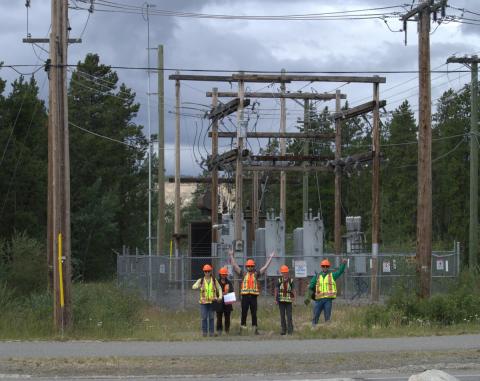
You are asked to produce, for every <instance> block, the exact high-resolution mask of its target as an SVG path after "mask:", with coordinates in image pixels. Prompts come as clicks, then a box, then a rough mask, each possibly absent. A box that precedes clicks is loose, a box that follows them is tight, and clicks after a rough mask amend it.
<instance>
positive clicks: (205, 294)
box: [200, 277, 220, 304]
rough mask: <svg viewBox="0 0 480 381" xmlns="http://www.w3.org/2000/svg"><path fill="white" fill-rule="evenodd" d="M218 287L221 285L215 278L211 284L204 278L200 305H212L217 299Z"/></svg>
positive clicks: (211, 280)
mask: <svg viewBox="0 0 480 381" xmlns="http://www.w3.org/2000/svg"><path fill="white" fill-rule="evenodd" d="M217 287H220V285H219V284H218V281H217V280H216V279H215V278H213V277H212V278H211V279H210V282H207V281H206V279H205V278H203V279H202V281H201V286H200V304H210V303H212V302H213V301H214V299H217V298H218V289H217Z"/></svg>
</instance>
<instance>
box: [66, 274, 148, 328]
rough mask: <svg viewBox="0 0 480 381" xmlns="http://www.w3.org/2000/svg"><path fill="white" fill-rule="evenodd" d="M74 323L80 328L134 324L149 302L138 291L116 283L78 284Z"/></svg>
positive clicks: (74, 301) (74, 306) (75, 289)
mask: <svg viewBox="0 0 480 381" xmlns="http://www.w3.org/2000/svg"><path fill="white" fill-rule="evenodd" d="M72 297H73V316H74V325H75V327H78V328H86V327H90V328H91V327H103V328H105V329H107V330H108V329H115V328H116V327H120V326H122V327H126V328H129V327H132V326H133V325H134V324H136V323H137V322H138V321H140V313H141V311H142V308H143V307H144V305H145V302H144V301H142V300H141V298H140V297H138V295H136V294H135V293H133V292H129V291H125V290H123V289H119V288H118V287H117V286H116V285H115V284H114V283H113V282H112V283H89V284H82V283H80V284H77V285H76V286H75V287H74V289H73V295H72Z"/></svg>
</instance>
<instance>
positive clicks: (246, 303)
mask: <svg viewBox="0 0 480 381" xmlns="http://www.w3.org/2000/svg"><path fill="white" fill-rule="evenodd" d="M249 308H250V312H251V314H252V326H254V327H256V326H257V295H242V318H241V320H240V325H243V326H246V325H247V315H248V309H249Z"/></svg>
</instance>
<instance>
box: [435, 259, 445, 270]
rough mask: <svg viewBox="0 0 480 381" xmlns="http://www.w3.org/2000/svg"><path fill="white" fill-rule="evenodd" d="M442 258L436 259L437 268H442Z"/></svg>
mask: <svg viewBox="0 0 480 381" xmlns="http://www.w3.org/2000/svg"><path fill="white" fill-rule="evenodd" d="M443 269H444V267H443V260H442V259H437V270H443Z"/></svg>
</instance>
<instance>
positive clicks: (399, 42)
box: [0, 0, 480, 175]
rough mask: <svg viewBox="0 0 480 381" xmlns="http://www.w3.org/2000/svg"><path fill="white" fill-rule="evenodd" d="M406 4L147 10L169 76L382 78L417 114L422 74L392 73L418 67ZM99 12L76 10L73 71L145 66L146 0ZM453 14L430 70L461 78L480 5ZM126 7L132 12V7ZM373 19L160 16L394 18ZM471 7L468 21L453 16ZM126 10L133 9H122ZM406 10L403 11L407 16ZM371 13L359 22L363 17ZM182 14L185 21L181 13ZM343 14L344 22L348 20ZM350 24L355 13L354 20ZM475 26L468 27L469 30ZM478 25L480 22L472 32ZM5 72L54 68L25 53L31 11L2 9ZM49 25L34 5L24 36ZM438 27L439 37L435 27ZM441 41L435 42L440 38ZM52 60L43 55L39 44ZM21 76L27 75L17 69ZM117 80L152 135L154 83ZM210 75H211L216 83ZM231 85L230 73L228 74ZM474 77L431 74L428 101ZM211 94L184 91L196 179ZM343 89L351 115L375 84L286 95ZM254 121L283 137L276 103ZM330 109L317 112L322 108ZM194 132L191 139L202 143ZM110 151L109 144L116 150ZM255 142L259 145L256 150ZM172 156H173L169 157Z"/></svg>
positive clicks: (390, 0)
mask: <svg viewBox="0 0 480 381" xmlns="http://www.w3.org/2000/svg"><path fill="white" fill-rule="evenodd" d="M405 2H408V4H409V5H410V4H411V3H412V2H411V1H405V0H404V2H403V3H402V2H401V1H395V0H382V1H381V0H376V1H375V0H364V1H362V0H358V1H353V0H351V1H348V0H343V1H340V0H330V1H328V2H327V1H323V2H322V1H315V0H304V1H301V0H300V1H291V0H289V1H286V0H261V1H260V0H242V1H240V0H190V1H188V0H175V1H166V0H150V5H151V6H152V8H150V9H151V10H152V14H151V15H150V46H151V47H156V46H157V45H159V44H162V45H163V46H164V52H165V67H166V68H170V69H181V70H182V73H187V71H186V69H205V70H214V69H218V70H256V71H280V70H281V69H282V68H284V69H286V70H287V72H295V71H297V72H298V71H312V72H318V73H321V72H330V71H345V72H359V73H361V72H372V73H369V74H360V75H373V74H374V73H375V72H376V73H379V75H382V76H385V77H386V78H387V83H386V84H384V85H381V88H380V95H381V98H382V99H386V100H387V103H388V106H387V110H393V109H395V108H396V107H397V106H398V105H399V104H400V103H401V102H402V101H403V100H404V99H408V100H409V101H410V102H411V104H412V108H413V109H414V110H415V109H416V107H417V106H416V105H417V98H418V80H417V76H416V74H415V73H386V72H388V71H390V72H391V71H395V72H399V71H415V70H417V68H418V59H417V49H418V46H417V33H416V23H415V22H411V23H409V25H408V26H409V28H408V45H407V46H405V45H404V34H403V33H398V32H394V31H398V30H399V29H401V28H402V25H401V23H400V22H399V21H398V17H395V15H392V12H404V9H402V8H398V7H397V8H393V6H399V5H404V3H405ZM89 3H90V1H89V0H88V1H85V0H76V1H73V0H71V1H70V4H71V5H72V6H78V7H82V8H88V6H89ZM102 3H103V4H107V5H108V4H109V5H110V6H102V5H101V4H100V2H98V1H97V4H96V5H95V11H94V12H93V14H91V15H90V16H89V13H88V12H87V11H85V10H74V9H72V10H70V25H71V27H72V32H71V37H80V36H81V37H82V38H83V43H82V44H75V45H71V46H70V50H69V63H71V64H75V63H76V62H78V61H79V60H82V59H83V58H84V57H85V55H86V54H87V53H89V52H93V53H97V54H99V55H100V58H101V61H102V62H103V63H105V64H108V65H112V66H129V67H146V66H147V25H148V24H147V22H146V20H145V12H143V15H142V14H141V13H142V12H141V11H139V10H138V9H139V8H137V7H142V6H143V7H145V4H146V3H145V2H143V1H133V0H130V1H129V0H109V2H107V1H102ZM448 4H449V5H450V6H451V7H450V8H448V9H447V14H448V15H451V16H457V17H462V16H463V18H464V19H463V21H464V22H470V23H471V24H465V23H459V22H454V21H451V20H450V22H444V23H442V24H440V25H438V24H435V23H432V34H431V67H432V69H436V68H438V70H447V69H449V70H457V69H461V67H460V66H459V65H445V61H446V59H447V58H448V57H449V56H451V55H452V54H456V55H459V56H463V55H465V54H474V53H475V54H479V53H480V25H472V24H476V22H475V21H472V20H480V3H478V2H477V1H466V0H450V1H449V2H448ZM126 6H130V7H126ZM388 6H392V8H389V9H379V10H374V11H369V13H376V14H379V15H382V14H388V15H389V16H392V17H388V18H384V19H382V18H376V19H371V18H369V19H365V20H362V19H356V20H352V19H350V20H285V19H282V20H251V19H218V18H195V17H178V16H165V13H166V12H163V11H176V12H185V13H187V12H188V13H197V14H198V13H202V14H208V15H220V14H222V15H236V16H281V15H293V14H295V15H307V14H318V13H325V12H345V11H354V10H361V9H371V8H375V7H382V8H383V7H388ZM464 7H465V8H467V11H471V12H476V13H478V15H475V13H468V12H466V13H465V12H463V11H461V10H459V9H456V8H460V9H461V8H464ZM126 8H128V9H126ZM405 9H408V7H407V8H405ZM365 13H366V12H359V14H365ZM177 14H178V13H177ZM343 14H345V13H343ZM350 14H351V13H350ZM467 18H468V19H470V20H466V19H467ZM477 24H480V22H477ZM0 25H1V27H0V29H1V32H2V33H0V47H1V49H0V52H1V53H0V61H4V63H5V64H7V65H13V64H38V63H41V62H43V61H45V59H46V58H47V53H46V52H44V51H43V50H41V49H39V48H33V47H32V46H31V45H29V44H23V43H22V38H23V37H25V36H26V34H27V11H26V8H25V0H14V1H5V0H4V1H1V2H0ZM49 26H50V1H49V0H31V7H30V9H29V12H28V32H29V33H30V34H31V35H32V37H47V36H48V31H49ZM437 26H438V28H437ZM433 31H434V32H433ZM43 48H44V49H47V50H48V46H47V45H44V46H43ZM151 66H156V51H154V50H151ZM21 70H23V71H24V72H25V73H27V72H28V71H29V70H28V68H27V69H25V68H22V69H21ZM117 71H118V73H119V76H120V80H121V81H122V82H125V83H126V84H127V85H128V86H129V87H131V88H133V89H134V91H135V92H136V93H137V100H138V102H139V103H140V104H141V112H140V114H139V116H138V119H137V122H138V123H140V124H142V125H145V126H146V125H147V112H148V108H147V97H148V96H147V73H146V71H145V70H123V69H117ZM171 73H172V72H170V71H169V72H167V73H166V87H165V110H166V147H167V150H168V151H167V152H168V153H167V155H166V169H167V173H168V174H172V173H173V171H174V163H173V150H172V148H173V144H174V116H173V114H172V111H173V108H174V104H175V95H174V87H173V83H172V81H168V74H171ZM211 74H215V73H213V72H212V73H211ZM223 74H225V73H223ZM16 76H18V74H16V73H15V72H14V71H12V70H11V69H8V68H4V69H2V70H1V71H0V77H2V78H4V79H7V80H10V81H11V80H12V79H14V78H15V77H16ZM36 77H37V80H38V82H39V84H40V85H42V84H44V87H43V88H42V94H43V95H44V96H46V93H47V86H48V84H46V83H45V81H44V79H45V73H44V72H43V70H40V71H39V72H38V73H37V74H36ZM469 78H470V76H469V74H468V73H432V96H433V99H434V100H435V98H438V97H439V96H440V95H441V93H442V92H443V91H445V90H446V89H448V88H454V89H459V88H461V87H462V86H463V84H464V83H466V82H468V81H469ZM156 84H157V76H156V74H152V75H151V92H152V93H155V92H156V91H157V85H156ZM213 86H215V84H213V83H206V82H182V90H181V92H182V102H183V106H184V107H185V108H184V109H182V113H183V114H184V115H182V119H181V123H182V174H184V175H192V174H195V173H198V167H197V165H196V161H200V160H201V157H202V156H205V155H206V153H207V151H208V149H209V146H210V143H209V141H208V138H207V139H205V138H204V137H205V133H206V131H207V126H208V123H207V122H206V121H205V120H204V119H202V118H201V117H200V116H201V115H202V113H203V110H205V109H206V107H205V106H204V105H207V104H208V103H209V102H210V99H208V98H206V97H205V92H206V91H209V90H211V88H212V87H213ZM217 86H218V87H219V89H220V91H222V90H224V91H229V90H233V91H235V90H236V87H235V86H233V87H230V85H229V84H224V83H219V84H217ZM339 86H341V87H340V89H341V91H342V92H343V93H345V94H347V97H348V100H349V103H350V105H352V106H354V105H356V104H359V103H362V102H365V101H367V100H369V98H370V97H371V94H372V89H371V85H368V86H367V85H359V84H347V85H343V86H342V84H341V83H339V84H333V83H327V84H318V83H314V84H311V83H295V84H289V85H287V90H289V91H297V90H300V89H301V90H302V91H318V92H325V91H334V90H335V89H336V88H338V87H339ZM259 89H262V91H276V90H277V89H278V86H277V85H274V84H250V85H248V90H251V91H255V90H259ZM259 101H260V105H259V106H257V107H258V109H259V113H258V115H259V120H258V122H257V125H255V122H256V118H257V116H256V115H252V118H251V121H250V123H249V127H250V128H253V126H255V127H256V128H259V129H264V130H274V131H278V129H279V114H280V112H279V104H278V102H274V101H271V102H268V101H265V100H259ZM150 104H151V108H150V115H151V129H152V132H155V131H156V129H157V122H158V118H157V104H158V102H157V97H156V95H151V96H150ZM323 105H328V106H329V107H333V104H331V103H330V104H329V103H324V104H319V105H318V106H319V107H323ZM287 111H288V122H287V126H288V129H290V130H293V129H294V126H295V124H296V123H295V122H296V120H297V118H298V117H300V116H301V115H302V114H301V113H302V110H301V108H300V106H299V105H297V104H296V103H295V102H293V101H288V102H287ZM234 123H235V118H232V121H228V120H226V121H225V126H222V128H223V129H230V130H233V128H234ZM195 132H196V133H195ZM112 144H113V143H112ZM256 144H257V143H256V142H252V146H255V147H256ZM221 146H223V147H224V148H223V149H228V148H229V147H230V141H224V142H221ZM170 153H171V154H170Z"/></svg>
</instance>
